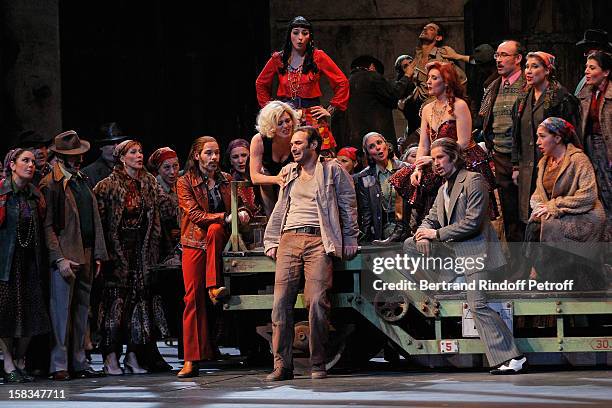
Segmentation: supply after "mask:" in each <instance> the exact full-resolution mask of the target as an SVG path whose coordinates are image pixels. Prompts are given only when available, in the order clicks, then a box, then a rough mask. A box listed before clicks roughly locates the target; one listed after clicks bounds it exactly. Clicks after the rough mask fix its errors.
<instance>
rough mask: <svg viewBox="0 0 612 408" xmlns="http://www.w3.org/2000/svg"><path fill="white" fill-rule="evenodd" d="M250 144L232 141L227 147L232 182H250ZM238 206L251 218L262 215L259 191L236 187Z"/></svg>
mask: <svg viewBox="0 0 612 408" xmlns="http://www.w3.org/2000/svg"><path fill="white" fill-rule="evenodd" d="M249 156H250V144H249V142H247V141H246V140H244V139H234V140H232V141H231V142H230V144H229V145H228V147H227V161H228V162H229V165H230V167H231V169H230V175H231V176H232V179H233V181H251V175H250V169H249ZM238 198H239V200H240V201H239V203H238V206H244V207H246V208H247V209H248V210H249V213H250V215H251V216H253V215H261V213H263V210H262V204H261V195H260V194H259V189H255V188H254V187H252V186H249V187H245V186H238Z"/></svg>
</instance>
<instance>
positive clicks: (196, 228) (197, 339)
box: [177, 136, 249, 378]
mask: <svg viewBox="0 0 612 408" xmlns="http://www.w3.org/2000/svg"><path fill="white" fill-rule="evenodd" d="M220 158H221V153H220V151H219V144H218V143H217V141H216V140H215V138H214V137H211V136H202V137H199V138H197V139H196V140H195V142H193V144H192V145H191V150H190V151H189V156H188V158H187V163H186V165H185V174H184V175H183V176H181V177H179V179H178V182H177V192H178V199H179V207H180V215H181V244H182V245H183V261H182V265H183V281H184V284H185V311H184V313H183V347H184V358H185V365H184V366H183V368H182V369H181V371H179V373H178V377H179V378H189V377H196V376H198V375H199V364H198V363H199V361H201V360H210V359H212V358H214V357H215V354H216V347H215V345H214V341H213V339H212V338H211V337H212V336H211V332H210V330H209V322H208V314H207V311H206V309H207V306H206V297H205V295H204V294H205V293H207V292H208V297H209V298H210V300H211V301H212V302H213V304H215V303H217V302H219V301H220V300H221V299H222V298H224V297H226V296H227V295H228V291H227V288H226V287H224V286H223V282H222V279H223V278H222V270H221V267H222V265H221V253H222V251H223V247H224V245H225V243H226V242H227V240H228V239H229V233H228V231H227V228H226V226H227V225H228V224H230V223H231V214H230V206H231V202H230V200H231V197H230V195H231V193H230V182H231V181H232V176H230V175H229V174H227V173H224V172H222V171H221V168H220V166H219V161H220ZM238 218H239V221H240V223H242V224H246V223H248V222H249V214H248V211H246V210H244V209H239V211H238Z"/></svg>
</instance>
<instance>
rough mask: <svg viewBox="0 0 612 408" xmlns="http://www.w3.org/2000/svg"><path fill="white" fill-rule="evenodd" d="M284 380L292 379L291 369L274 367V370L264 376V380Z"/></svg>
mask: <svg viewBox="0 0 612 408" xmlns="http://www.w3.org/2000/svg"><path fill="white" fill-rule="evenodd" d="M285 380H293V370H288V369H286V368H283V367H276V368H275V369H274V371H272V372H271V373H270V374H268V376H267V377H266V378H265V380H264V381H265V382H274V381H285Z"/></svg>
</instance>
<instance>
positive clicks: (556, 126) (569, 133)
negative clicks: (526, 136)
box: [540, 117, 582, 148]
mask: <svg viewBox="0 0 612 408" xmlns="http://www.w3.org/2000/svg"><path fill="white" fill-rule="evenodd" d="M540 126H542V127H544V128H546V130H548V131H549V132H550V133H552V134H554V135H559V136H561V140H562V141H563V143H564V144H568V143H571V144H573V145H574V146H576V147H578V148H582V144H581V143H580V140H579V139H578V135H577V134H576V128H575V127H574V125H572V124H571V123H569V122H568V121H567V120H565V119H562V118H557V117H550V118H546V119H544V121H543V122H542V123H540Z"/></svg>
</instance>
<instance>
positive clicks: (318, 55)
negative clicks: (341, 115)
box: [255, 49, 349, 111]
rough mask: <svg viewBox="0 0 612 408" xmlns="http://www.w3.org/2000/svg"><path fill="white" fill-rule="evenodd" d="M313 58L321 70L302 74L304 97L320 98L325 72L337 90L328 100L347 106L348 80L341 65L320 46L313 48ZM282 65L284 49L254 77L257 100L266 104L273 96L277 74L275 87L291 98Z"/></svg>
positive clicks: (284, 95) (302, 92)
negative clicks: (273, 82)
mask: <svg viewBox="0 0 612 408" xmlns="http://www.w3.org/2000/svg"><path fill="white" fill-rule="evenodd" d="M313 57H314V61H315V63H316V64H317V67H319V72H317V73H314V72H309V73H308V74H305V75H302V77H301V79H300V92H299V94H298V96H299V97H301V98H318V97H320V96H321V95H322V94H321V87H320V85H319V81H320V80H321V74H323V75H325V76H326V77H327V79H328V80H329V84H330V86H331V87H332V89H333V90H334V97H333V98H332V99H331V101H329V103H330V104H331V105H333V106H335V107H337V108H338V109H340V110H343V111H344V110H346V108H347V106H348V99H349V82H348V79H346V76H345V75H344V74H343V73H342V71H340V68H338V66H337V65H336V64H335V63H334V61H332V59H331V58H329V56H327V54H326V53H325V52H323V51H321V50H319V49H315V50H314V54H313ZM282 66H283V61H282V59H281V53H280V52H275V53H274V54H272V57H271V58H270V59H269V60H268V62H267V63H266V66H265V67H264V69H263V70H262V71H261V73H260V74H259V76H258V77H257V80H256V81H255V89H256V90H257V101H259V106H260V107H262V108H263V107H264V106H265V105H266V104H267V103H268V102H270V100H271V99H272V81H273V80H274V76H275V75H277V76H278V82H279V83H278V89H277V90H276V96H277V97H287V98H291V96H292V95H291V90H290V87H289V77H288V75H287V73H285V74H282V75H281V74H280V71H279V70H280V69H281V68H282Z"/></svg>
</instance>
